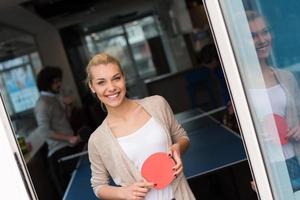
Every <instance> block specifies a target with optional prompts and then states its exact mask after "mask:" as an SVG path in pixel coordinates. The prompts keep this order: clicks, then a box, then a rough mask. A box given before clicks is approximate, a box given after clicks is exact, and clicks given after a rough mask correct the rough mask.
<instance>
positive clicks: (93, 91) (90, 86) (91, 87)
mask: <svg viewBox="0 0 300 200" xmlns="http://www.w3.org/2000/svg"><path fill="white" fill-rule="evenodd" d="M88 85H89V88H90V90H91V91H92V93H96V92H95V90H94V89H93V86H92V85H91V83H90V82H89V83H88Z"/></svg>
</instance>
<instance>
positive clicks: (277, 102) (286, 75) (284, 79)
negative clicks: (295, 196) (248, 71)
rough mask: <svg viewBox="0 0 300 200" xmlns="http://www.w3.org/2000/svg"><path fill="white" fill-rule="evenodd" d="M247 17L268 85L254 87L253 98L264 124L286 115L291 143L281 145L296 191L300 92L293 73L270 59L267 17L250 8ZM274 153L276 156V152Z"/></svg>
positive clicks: (299, 181)
mask: <svg viewBox="0 0 300 200" xmlns="http://www.w3.org/2000/svg"><path fill="white" fill-rule="evenodd" d="M246 16H247V19H248V23H249V28H250V31H251V34H252V38H253V42H254V46H255V49H256V53H257V57H258V60H259V63H260V68H261V72H262V75H263V79H264V82H265V87H262V88H252V89H250V94H251V99H252V101H253V104H254V107H255V110H256V111H257V113H258V117H259V118H260V119H261V120H262V122H263V126H265V124H264V120H265V119H266V117H267V116H269V115H273V114H276V115H277V116H281V117H283V118H284V119H285V121H286V122H287V124H288V128H289V130H288V133H287V135H286V139H287V142H285V143H283V144H281V147H282V152H283V155H284V158H285V161H286V165H287V169H288V173H289V176H290V179H291V183H292V187H293V190H294V191H295V190H299V189H300V166H299V158H300V148H299V147H300V146H299V139H300V121H299V119H300V118H299V115H300V104H299V99H300V91H299V88H298V84H297V81H296V79H295V77H294V76H293V74H292V73H290V72H288V71H286V70H281V69H278V68H276V67H275V66H273V65H272V64H271V62H270V61H269V58H270V54H271V50H272V34H271V33H270V29H269V26H268V24H267V22H266V20H265V19H264V17H262V16H261V15H259V14H258V13H256V12H254V11H247V12H246ZM264 94H267V95H268V97H269V98H268V99H266V98H265V96H264ZM269 102H270V103H271V108H272V113H269V112H270V111H268V110H267V106H266V105H268V104H269ZM267 134H268V136H267V137H269V139H271V138H272V133H267ZM278 137H279V136H277V138H278ZM273 142H274V141H273ZM274 156H275V157H276V155H274ZM270 159H271V160H274V162H275V161H276V160H278V161H279V160H280V159H277V158H270Z"/></svg>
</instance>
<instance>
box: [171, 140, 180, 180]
mask: <svg viewBox="0 0 300 200" xmlns="http://www.w3.org/2000/svg"><path fill="white" fill-rule="evenodd" d="M180 152H181V151H180V145H179V144H178V143H175V144H173V145H172V146H171V147H170V149H169V152H168V154H169V155H170V156H172V157H173V159H174V160H175V163H176V164H175V166H174V167H173V170H174V176H175V177H176V178H177V177H178V175H179V174H180V173H181V172H182V171H183V165H182V161H181V153H180Z"/></svg>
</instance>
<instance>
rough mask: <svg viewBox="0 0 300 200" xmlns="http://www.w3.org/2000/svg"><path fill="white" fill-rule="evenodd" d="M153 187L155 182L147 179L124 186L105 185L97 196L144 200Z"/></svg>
mask: <svg viewBox="0 0 300 200" xmlns="http://www.w3.org/2000/svg"><path fill="white" fill-rule="evenodd" d="M152 187H153V183H148V182H146V181H142V182H136V183H133V184H132V185H130V186H124V187H115V186H109V185H103V186H101V188H99V190H98V194H97V196H98V197H100V198H101V199H116V200H117V199H126V200H130V199H137V200H143V199H144V198H145V196H146V195H147V193H148V192H149V190H150V189H151V188H152Z"/></svg>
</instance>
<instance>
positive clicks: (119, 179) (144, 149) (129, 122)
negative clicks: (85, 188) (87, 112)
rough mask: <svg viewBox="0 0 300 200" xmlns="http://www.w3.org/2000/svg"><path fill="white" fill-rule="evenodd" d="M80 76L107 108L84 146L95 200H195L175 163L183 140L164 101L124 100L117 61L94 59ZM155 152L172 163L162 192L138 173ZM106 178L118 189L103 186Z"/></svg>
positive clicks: (186, 142)
mask: <svg viewBox="0 0 300 200" xmlns="http://www.w3.org/2000/svg"><path fill="white" fill-rule="evenodd" d="M86 72H87V83H88V85H89V88H90V90H91V91H92V93H93V94H94V95H95V96H96V98H98V99H99V101H100V102H101V104H103V106H104V107H105V109H106V110H107V117H106V118H105V119H104V121H103V123H102V124H101V125H100V126H99V127H98V128H97V129H96V130H95V132H94V133H93V134H92V135H91V137H90V139H89V144H88V152H89V159H90V162H91V171H92V178H91V183H92V187H93V190H94V193H95V195H96V196H97V197H99V198H101V199H147V200H171V199H176V200H193V199H195V197H194V195H193V194H192V192H191V190H190V187H189V185H188V183H187V181H186V178H185V176H184V174H183V166H182V161H181V155H182V154H183V153H184V152H185V151H186V150H187V148H188V146H189V139H188V136H187V134H186V132H185V131H184V129H183V128H182V127H181V125H180V124H178V122H177V121H176V119H175V117H174V115H173V112H172V110H171V108H170V106H169V104H168V103H167V102H166V100H165V99H164V98H163V97H161V96H150V97H146V98H144V99H139V100H133V99H129V98H127V97H126V87H125V86H126V82H125V74H124V73H123V71H122V69H121V66H120V63H119V61H118V60H116V59H115V58H114V57H112V56H110V55H108V54H104V53H100V54H97V55H95V56H94V57H93V58H92V59H91V60H90V62H89V63H88V65H87V68H86ZM103 147H105V148H103ZM156 152H166V153H167V152H168V153H169V155H170V156H173V158H174V159H175V161H176V165H175V166H174V168H173V170H174V176H175V177H176V178H175V179H174V180H173V182H172V183H171V184H170V185H169V186H167V187H166V188H164V189H162V190H156V189H154V188H153V186H154V184H153V183H149V182H147V181H146V180H144V178H143V177H142V175H141V167H142V164H143V162H144V160H145V159H146V158H147V157H148V156H150V155H151V154H153V153H156ZM109 176H111V177H112V179H113V180H114V182H115V183H116V184H117V185H119V186H121V187H115V186H111V185H109Z"/></svg>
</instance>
